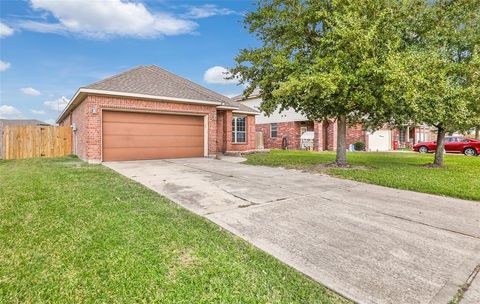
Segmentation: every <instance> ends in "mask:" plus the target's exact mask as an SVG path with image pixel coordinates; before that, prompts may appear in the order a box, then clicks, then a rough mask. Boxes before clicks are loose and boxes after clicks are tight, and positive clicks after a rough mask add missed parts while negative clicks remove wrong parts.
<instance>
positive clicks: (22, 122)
mask: <svg viewBox="0 0 480 304" xmlns="http://www.w3.org/2000/svg"><path fill="white" fill-rule="evenodd" d="M4 126H49V124H47V123H45V122H43V121H40V120H37V119H0V136H1V138H0V159H1V158H2V151H3V127H4Z"/></svg>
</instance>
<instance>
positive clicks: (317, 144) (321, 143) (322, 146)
mask: <svg viewBox="0 0 480 304" xmlns="http://www.w3.org/2000/svg"><path fill="white" fill-rule="evenodd" d="M302 127H305V128H307V131H313V132H314V134H315V139H314V145H313V147H314V150H316V151H325V150H330V151H333V150H336V149H337V124H336V123H335V122H333V121H324V122H311V121H290V122H280V123H277V137H271V128H272V124H258V125H257V127H256V130H257V132H262V134H263V142H264V146H265V148H266V149H282V148H283V147H282V140H283V138H286V139H287V149H289V150H298V149H300V148H301V147H300V136H301V128H302ZM357 141H361V142H364V143H367V133H366V131H364V130H362V127H361V125H356V126H354V127H348V128H347V146H348V145H350V144H353V143H355V142H357Z"/></svg>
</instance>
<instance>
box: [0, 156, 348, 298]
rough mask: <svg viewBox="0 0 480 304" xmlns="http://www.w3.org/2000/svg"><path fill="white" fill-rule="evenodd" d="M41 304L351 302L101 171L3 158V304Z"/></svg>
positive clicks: (72, 161) (68, 162)
mask: <svg viewBox="0 0 480 304" xmlns="http://www.w3.org/2000/svg"><path fill="white" fill-rule="evenodd" d="M39 302H43V303H45V302H48V303H133V302H141V303H148V302H156V303H346V302H347V301H346V300H345V299H343V298H342V297H340V296H338V295H336V294H335V293H333V292H331V291H329V290H328V289H326V288H325V287H323V286H321V285H320V284H317V283H316V282H313V281H312V280H310V279H308V278H307V277H305V276H304V275H302V274H300V273H298V272H297V271H295V270H293V269H292V268H290V267H288V266H286V265H284V264H283V263H281V262H279V261H278V260H276V259H275V258H273V257H271V256H269V255H267V254H265V253H264V252H262V251H260V250H258V249H257V248H255V247H253V246H251V245H249V244H248V243H246V242H245V241H243V240H241V239H239V238H237V237H234V236H233V235H231V234H230V233H228V232H225V231H224V230H222V229H221V228H219V227H218V226H216V225H215V224H213V223H211V222H209V221H207V220H205V219H203V218H201V217H199V216H196V215H194V214H192V213H190V212H188V211H186V210H185V209H183V208H181V207H179V206H177V205H176V204H174V203H172V202H170V201H168V200H167V199H165V198H163V197H161V196H159V195H158V194H157V193H154V192H152V191H150V190H149V189H147V188H145V187H143V186H141V185H139V184H137V183H135V182H133V181H131V180H129V179H127V178H124V177H122V176H120V175H118V174H116V173H115V172H113V171H111V170H109V169H107V168H105V167H103V166H101V165H88V164H85V163H83V162H80V161H79V160H77V159H76V158H62V159H41V160H22V161H0V303H39Z"/></svg>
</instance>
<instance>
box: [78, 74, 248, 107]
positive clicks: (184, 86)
mask: <svg viewBox="0 0 480 304" xmlns="http://www.w3.org/2000/svg"><path fill="white" fill-rule="evenodd" d="M85 88H86V89H95V90H104V91H113V92H124V93H135V94H145V95H152V96H164V97H172V98H185V99H194V100H201V101H214V102H220V103H221V104H222V105H225V106H231V107H236V108H238V109H239V110H243V111H249V112H252V109H250V108H248V107H246V106H244V105H241V104H238V103H236V102H234V101H233V100H232V99H230V98H228V97H226V96H224V95H221V94H219V93H216V92H214V91H212V90H209V89H207V88H205V87H202V86H200V85H198V84H196V83H194V82H192V81H190V80H188V79H185V78H183V77H180V76H178V75H175V74H173V73H171V72H168V71H166V70H164V69H162V68H160V67H158V66H156V65H149V66H143V65H142V66H138V67H136V68H133V69H130V70H128V71H125V72H123V73H120V74H117V75H114V76H111V77H109V78H106V79H103V80H100V81H98V82H95V83H92V84H90V85H88V86H86V87H85Z"/></svg>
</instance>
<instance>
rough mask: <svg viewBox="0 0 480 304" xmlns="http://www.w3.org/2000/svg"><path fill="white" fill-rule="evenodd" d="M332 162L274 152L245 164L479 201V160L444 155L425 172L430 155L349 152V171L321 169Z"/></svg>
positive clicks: (327, 157) (326, 156)
mask: <svg viewBox="0 0 480 304" xmlns="http://www.w3.org/2000/svg"><path fill="white" fill-rule="evenodd" d="M334 160H335V153H334V152H307V151H283V150H274V151H271V152H269V153H263V154H252V155H250V156H248V160H247V163H248V164H252V165H265V166H280V167H285V168H294V169H301V170H308V171H312V172H323V173H326V174H329V175H332V176H336V177H341V178H346V179H352V180H356V181H360V182H365V183H370V184H376V185H381V186H386V187H391V188H398V189H406V190H412V191H417V192H425V193H431V194H438V195H443V196H451V197H456V198H462V199H467V200H477V201H478V200H480V157H466V156H464V155H451V154H450V155H449V154H447V155H445V167H444V168H428V167H427V166H426V165H427V164H430V163H432V162H433V154H418V153H407V152H397V153H395V152H385V153H381V152H352V153H348V162H349V163H350V164H351V165H352V168H345V169H341V168H329V167H327V166H323V165H325V164H329V163H332V162H333V161H334Z"/></svg>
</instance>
